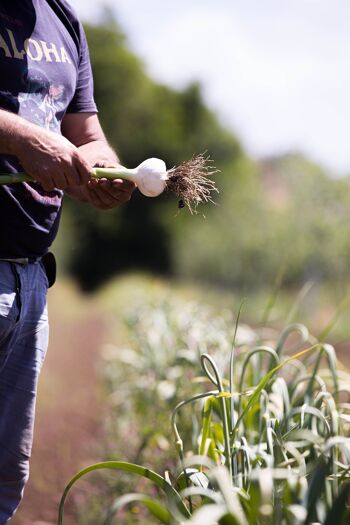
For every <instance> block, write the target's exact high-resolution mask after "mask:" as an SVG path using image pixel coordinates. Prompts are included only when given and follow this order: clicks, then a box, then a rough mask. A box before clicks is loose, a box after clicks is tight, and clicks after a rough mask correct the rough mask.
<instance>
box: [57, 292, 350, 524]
mask: <svg viewBox="0 0 350 525" xmlns="http://www.w3.org/2000/svg"><path fill="white" fill-rule="evenodd" d="M146 301H147V299H145V301H141V302H143V304H142V305H140V306H139V307H137V306H135V304H130V305H129V308H130V310H129V313H128V315H127V317H126V325H127V326H128V329H129V330H130V336H131V337H130V342H131V343H132V344H131V348H129V349H128V350H129V353H127V352H124V351H123V349H119V352H118V349H117V348H114V349H113V348H111V347H109V349H108V351H106V352H105V358H106V362H107V366H106V374H107V377H108V385H109V388H110V389H111V390H114V396H115V397H116V398H118V395H117V393H118V391H119V398H120V399H125V398H126V400H127V402H128V407H127V410H129V417H132V414H133V412H134V410H136V406H138V405H139V404H140V403H142V400H144V404H143V405H142V406H141V407H139V408H140V409H141V412H142V413H143V416H144V417H143V419H142V420H141V424H142V425H143V424H144V423H145V420H146V419H147V418H148V419H149V423H150V424H151V426H152V428H153V432H154V434H156V433H158V434H159V433H162V432H164V428H162V427H161V425H162V424H163V423H162V419H161V418H160V416H161V415H162V414H161V413H160V411H161V408H160V407H161V406H163V410H164V411H166V413H165V416H167V417H168V416H169V411H171V412H172V425H171V426H172V431H173V441H174V452H175V454H177V455H178V467H177V468H176V467H175V464H174V465H173V468H172V469H170V471H166V472H165V474H164V475H160V474H157V473H156V472H155V471H154V470H151V469H149V468H148V466H147V467H144V466H142V465H140V464H135V463H131V462H125V461H120V460H119V458H117V460H116V461H110V462H103V463H99V464H96V465H92V466H90V467H87V468H86V469H83V470H82V471H80V472H79V473H78V474H77V475H76V476H74V478H72V480H71V481H70V482H69V484H68V485H67V487H66V490H65V492H64V495H63V498H62V501H61V505H60V516H59V524H60V525H61V524H62V523H63V510H64V503H65V501H66V498H67V495H68V493H69V491H70V490H71V488H72V487H73V485H74V484H75V483H76V482H77V481H78V480H79V479H80V478H81V477H82V476H84V475H85V474H86V473H88V472H91V471H94V470H101V469H112V470H116V471H119V472H124V473H125V472H129V473H130V474H133V475H136V477H137V478H138V479H142V478H144V479H147V480H148V481H149V483H150V484H151V485H152V484H153V485H154V486H155V487H157V491H156V492H155V491H152V490H151V491H150V492H148V493H147V494H145V493H143V490H147V485H145V486H143V487H142V493H141V492H140V490H137V488H136V491H135V490H134V491H133V492H132V493H129V494H126V495H125V494H123V495H122V494H116V499H115V501H114V503H113V504H112V505H111V507H110V508H108V509H107V510H106V515H105V519H104V520H102V521H101V523H103V524H104V525H109V524H112V523H116V522H117V521H116V520H118V517H119V521H118V522H120V515H119V514H118V513H119V512H124V517H125V511H126V509H130V506H131V507H132V508H135V506H136V507H137V508H138V514H137V515H135V514H133V515H132V518H131V521H130V522H128V523H133V524H135V523H142V524H149V523H159V522H160V523H163V524H166V525H187V524H188V525H311V524H313V523H318V524H321V525H334V524H337V525H338V524H339V525H346V524H348V523H350V507H349V495H350V438H349V435H350V415H349V414H350V403H349V395H350V388H349V384H350V374H349V372H348V371H347V370H346V369H345V368H344V366H342V365H341V364H340V363H339V362H338V361H337V358H336V355H335V351H334V348H333V347H332V346H331V345H329V344H327V343H325V342H324V341H323V340H322V339H320V340H317V339H316V338H315V337H314V336H312V335H311V334H310V333H309V331H308V330H307V328H306V327H305V326H304V325H301V324H291V325H288V326H287V327H286V328H285V329H284V330H282V331H281V332H280V333H278V332H276V331H275V330H271V329H269V330H265V329H256V330H252V329H250V328H249V327H242V328H243V329H241V327H240V325H237V326H236V327H234V326H232V322H230V319H229V317H228V316H227V312H224V315H218V316H215V315H214V314H213V312H212V310H211V309H209V308H207V307H204V306H202V305H198V304H195V303H190V304H189V303H185V302H181V301H177V300H173V299H172V298H171V294H169V296H168V298H167V299H165V300H164V302H163V303H162V304H160V303H159V301H156V302H155V304H150V302H149V303H148V306H147V303H146ZM327 329H328V328H327ZM175 370H176V373H173V372H174V371H175ZM189 370H191V371H192V374H188V371H189ZM113 371H114V372H113ZM150 373H152V374H153V376H154V379H158V381H159V382H162V381H166V383H167V386H168V387H169V386H170V385H171V384H173V385H174V386H175V388H174V389H172V391H171V395H170V397H169V398H167V399H165V400H164V399H163V405H161V404H159V401H158V399H159V398H160V399H162V396H163V395H164V391H165V390H164V389H158V388H156V387H157V383H156V382H154V383H150V382H149V377H150V376H149V374H150ZM113 374H115V376H114V375H113ZM143 378H145V380H143ZM123 381H124V385H125V387H127V389H128V390H127V392H128V393H127V395H125V391H124V390H123ZM130 383H132V386H131V387H130ZM186 390H187V394H186V395H185V394H184V392H185V391H186ZM168 391H169V392H170V390H168ZM179 393H181V394H180V395H181V397H182V399H179ZM166 397H167V396H166ZM133 403H135V404H133ZM170 407H171V408H170ZM155 411H156V414H157V422H158V423H157V425H155V424H154V422H155ZM122 415H123V404H119V405H118V407H117V411H116V413H115V418H116V420H117V423H118V425H117V426H119V425H120V422H121V419H120V416H121V417H122ZM139 430H140V431H141V429H139ZM167 437H168V438H169V434H168V435H167ZM127 445H128V446H129V442H128V443H127ZM116 446H119V444H118V441H116ZM158 450H159V449H155V450H153V453H152V454H151V456H150V458H151V459H152V457H153V458H154V459H153V461H154V462H155V463H156V462H157V455H158ZM167 454H168V457H169V458H173V457H174V454H172V453H171V451H170V450H168V451H167ZM166 464H167V468H169V461H168V462H166ZM164 467H165V465H164ZM157 469H161V466H159V464H158V465H157ZM117 479H118V475H117V472H116V480H117ZM135 484H136V487H137V482H136V479H135ZM137 516H138V517H137ZM94 523H96V520H95V521H94Z"/></svg>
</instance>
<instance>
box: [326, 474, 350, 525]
mask: <svg viewBox="0 0 350 525" xmlns="http://www.w3.org/2000/svg"><path fill="white" fill-rule="evenodd" d="M349 495H350V482H348V483H344V485H343V486H342V488H341V490H340V492H339V495H338V497H337V498H336V500H335V501H334V504H333V506H332V508H331V509H330V511H329V512H328V514H327V517H326V521H325V522H324V525H335V524H336V525H347V524H348V523H350V509H349V506H348V505H347V503H348V500H349Z"/></svg>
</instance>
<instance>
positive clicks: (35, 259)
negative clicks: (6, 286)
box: [0, 257, 42, 266]
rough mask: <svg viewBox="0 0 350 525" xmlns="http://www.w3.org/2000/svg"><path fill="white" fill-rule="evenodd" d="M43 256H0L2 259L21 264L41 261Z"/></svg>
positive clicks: (25, 264)
mask: <svg viewBox="0 0 350 525" xmlns="http://www.w3.org/2000/svg"><path fill="white" fill-rule="evenodd" d="M41 259H42V257H8V258H7V257H6V258H2V257H0V261H4V262H9V263H15V264H21V265H22V266H27V265H28V264H35V263H37V262H39V261H41Z"/></svg>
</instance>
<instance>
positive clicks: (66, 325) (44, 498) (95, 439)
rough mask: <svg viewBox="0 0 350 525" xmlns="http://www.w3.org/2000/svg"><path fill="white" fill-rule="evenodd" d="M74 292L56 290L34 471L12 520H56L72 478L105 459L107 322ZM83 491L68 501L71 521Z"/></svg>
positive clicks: (38, 523) (69, 523) (24, 523)
mask: <svg viewBox="0 0 350 525" xmlns="http://www.w3.org/2000/svg"><path fill="white" fill-rule="evenodd" d="M71 294H72V291H71V290H70V292H69V297H66V292H65V291H64V290H63V291H62V290H61V289H57V290H53V291H52V292H50V298H49V306H50V319H51V330H50V346H49V352H48V355H47V358H46V362H45V365H44V368H43V371H42V376H41V381H40V390H39V399H38V406H37V418H36V429H35V441H34V447H33V455H32V460H31V476H30V480H29V483H28V485H27V488H26V491H25V494H24V500H23V502H22V505H21V507H20V509H19V510H18V512H17V514H16V516H15V518H14V519H13V520H12V521H11V525H55V524H56V523H57V509H58V502H59V500H60V497H61V494H62V490H63V488H64V485H65V484H66V482H67V481H68V480H69V478H70V477H71V476H72V475H73V474H74V473H75V472H76V471H77V470H78V469H79V468H82V467H84V466H86V465H88V464H90V463H92V462H95V461H100V460H101V455H100V453H99V443H100V440H101V436H102V418H103V400H102V394H101V391H100V390H101V388H100V387H101V385H100V382H99V379H98V371H97V363H98V357H99V350H100V348H101V344H102V343H103V342H104V340H105V337H106V326H105V324H104V322H103V319H102V316H101V314H99V313H98V312H96V311H94V310H93V308H92V307H91V304H90V305H89V306H86V302H87V301H86V300H85V301H84V300H83V299H82V298H81V297H80V296H78V295H76V294H73V295H71ZM72 300H73V301H72ZM78 497H80V498H81V495H80V496H79V495H75V497H74V495H73V497H72V498H70V500H69V502H68V504H67V508H66V514H65V521H64V523H65V525H76V523H77V522H76V520H75V518H74V516H75V509H76V504H77V503H78V501H77V498H78Z"/></svg>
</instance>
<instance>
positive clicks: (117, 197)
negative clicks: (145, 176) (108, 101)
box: [62, 113, 135, 209]
mask: <svg viewBox="0 0 350 525" xmlns="http://www.w3.org/2000/svg"><path fill="white" fill-rule="evenodd" d="M62 133H63V135H64V136H65V137H66V138H67V139H68V140H69V141H70V142H71V143H73V144H74V145H75V146H77V148H78V150H79V153H80V154H81V155H82V156H83V157H84V159H85V160H86V161H87V162H88V163H89V165H90V166H91V167H93V166H99V167H106V168H107V167H108V168H113V167H116V166H118V165H119V159H118V157H117V154H116V153H115V151H114V150H113V149H112V148H111V147H110V146H109V144H108V142H107V140H106V137H105V135H104V133H103V130H102V128H101V125H100V123H99V120H98V117H97V115H96V114H95V113H68V114H66V115H65V117H64V119H63V121H62ZM134 188H135V185H134V184H133V183H132V182H129V181H124V180H121V179H116V180H107V179H91V180H90V181H89V182H88V183H87V184H85V185H82V186H70V187H69V188H67V189H66V193H68V195H70V196H71V197H74V198H76V199H78V200H81V201H84V202H89V203H90V204H92V205H93V206H95V207H97V208H102V209H109V208H115V207H116V206H120V205H121V204H123V203H124V202H126V201H128V200H129V199H130V196H131V193H132V191H133V190H134Z"/></svg>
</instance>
